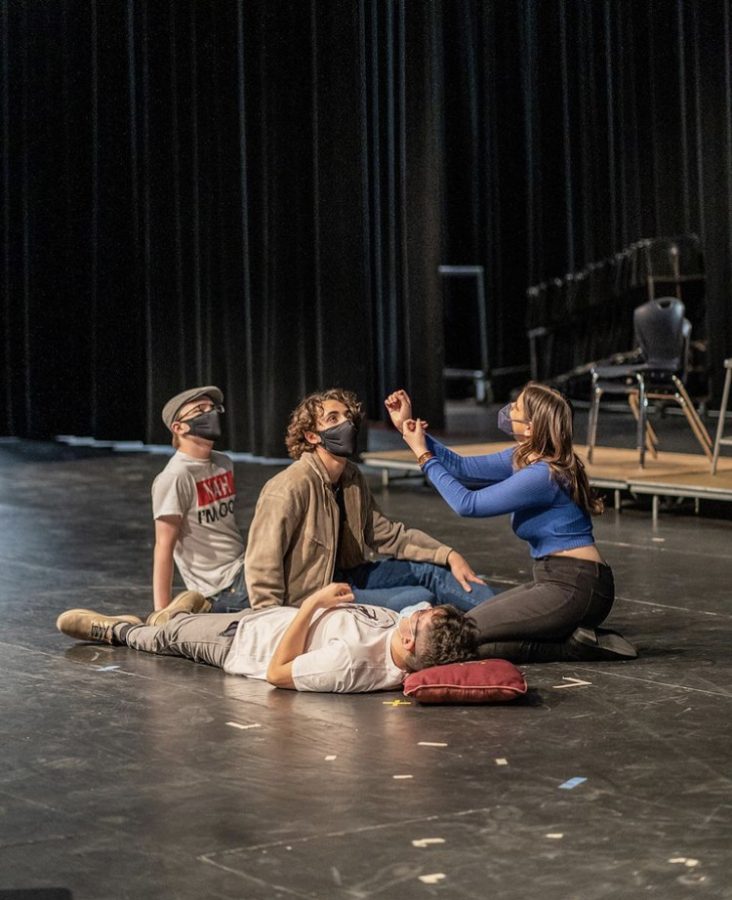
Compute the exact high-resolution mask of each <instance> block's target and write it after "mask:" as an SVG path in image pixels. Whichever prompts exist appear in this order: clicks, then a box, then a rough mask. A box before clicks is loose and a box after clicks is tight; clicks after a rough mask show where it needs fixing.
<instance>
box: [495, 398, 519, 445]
mask: <svg viewBox="0 0 732 900" xmlns="http://www.w3.org/2000/svg"><path fill="white" fill-rule="evenodd" d="M498 427H499V428H500V430H501V431H502V432H503V433H504V434H508V435H510V436H511V437H515V435H514V432H513V422H512V421H511V404H510V403H507V404H506V405H505V406H502V407H501V408H500V409H499V410H498Z"/></svg>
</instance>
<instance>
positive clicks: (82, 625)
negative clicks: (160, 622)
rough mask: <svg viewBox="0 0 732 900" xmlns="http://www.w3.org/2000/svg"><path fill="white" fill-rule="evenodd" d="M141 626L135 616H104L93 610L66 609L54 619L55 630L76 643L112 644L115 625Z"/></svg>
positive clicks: (139, 620)
mask: <svg viewBox="0 0 732 900" xmlns="http://www.w3.org/2000/svg"><path fill="white" fill-rule="evenodd" d="M122 624H124V625H142V619H140V618H138V617H137V616H105V615H104V613H98V612H94V610H93V609H67V610H66V612H64V613H61V615H60V616H59V617H58V619H56V628H58V630H59V631H62V632H63V633H64V634H68V636H69V637H72V638H76V639H77V641H99V642H100V643H103V644H114V643H116V642H115V640H114V636H113V634H112V629H113V628H114V626H115V625H122Z"/></svg>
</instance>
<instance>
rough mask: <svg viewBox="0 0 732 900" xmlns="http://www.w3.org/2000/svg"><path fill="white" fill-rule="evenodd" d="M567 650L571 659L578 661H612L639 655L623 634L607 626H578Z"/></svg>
mask: <svg viewBox="0 0 732 900" xmlns="http://www.w3.org/2000/svg"><path fill="white" fill-rule="evenodd" d="M567 650H568V653H569V654H570V655H569V659H574V660H577V661H578V662H592V661H594V660H604V661H607V662H610V661H612V660H623V659H636V658H637V656H638V651H637V650H636V649H635V647H634V646H633V645H632V644H631V643H630V642H629V641H626V640H625V638H624V637H623V636H622V634H618V633H617V631H608V630H607V629H605V628H577V629H576V630H575V632H574V634H573V635H572V636H571V637H570V638H569V640H568V641H567Z"/></svg>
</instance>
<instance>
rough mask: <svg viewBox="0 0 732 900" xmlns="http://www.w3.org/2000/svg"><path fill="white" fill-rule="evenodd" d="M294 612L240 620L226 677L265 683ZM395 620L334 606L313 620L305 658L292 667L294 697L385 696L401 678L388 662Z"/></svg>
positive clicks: (383, 613) (272, 611) (383, 612)
mask: <svg viewBox="0 0 732 900" xmlns="http://www.w3.org/2000/svg"><path fill="white" fill-rule="evenodd" d="M297 613H298V610H297V609H296V608H294V607H292V606H273V607H270V608H269V609H263V610H258V611H256V612H253V613H251V614H250V615H247V616H244V618H243V619H242V620H241V622H240V623H239V625H238V628H237V630H236V635H235V637H234V640H233V642H232V645H231V650H229V654H228V656H227V657H226V660H225V661H224V666H223V668H224V671H225V672H228V673H229V674H230V675H247V676H248V677H249V678H261V679H266V677H267V667H268V666H269V662H270V660H271V659H272V656H273V655H274V652H275V650H276V649H277V645H278V644H279V642H280V640H281V639H282V636H283V635H284V633H285V631H286V630H287V628H288V626H289V625H290V623H291V622H292V620H293V619H294V618H295V616H296V615H297ZM398 621H399V614H398V613H395V612H392V611H391V610H390V609H383V608H381V607H379V606H362V605H359V606H352V605H350V604H349V605H348V606H336V607H332V608H331V609H323V610H318V611H317V612H316V613H315V615H314V616H313V621H312V622H311V624H310V629H309V631H308V636H307V639H306V642H305V652H304V653H303V654H302V655H301V656H298V657H296V659H295V660H294V661H293V663H292V680H293V682H294V683H295V687H296V689H297V690H298V691H334V692H336V693H357V692H360V691H388V690H394V689H395V688H399V687H401V684H402V682H403V680H404V675H405V673H404V672H403V671H402V670H401V669H400V668H399V667H398V666H397V665H395V663H394V660H393V659H392V656H391V636H392V634H393V629H394V625H396V623H397V622H398Z"/></svg>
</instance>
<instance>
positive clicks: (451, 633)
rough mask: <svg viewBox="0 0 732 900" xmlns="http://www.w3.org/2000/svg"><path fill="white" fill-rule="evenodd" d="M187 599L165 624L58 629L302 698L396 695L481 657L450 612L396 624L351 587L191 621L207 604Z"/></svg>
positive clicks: (112, 620)
mask: <svg viewBox="0 0 732 900" xmlns="http://www.w3.org/2000/svg"><path fill="white" fill-rule="evenodd" d="M191 593H194V592H187V594H181V595H180V596H179V597H178V598H176V600H174V601H173V602H172V603H171V604H170V606H169V607H168V610H169V612H170V618H169V620H168V621H167V622H165V623H163V624H159V625H145V624H143V623H142V621H141V620H140V619H138V618H137V617H136V616H130V615H124V616H105V615H103V614H101V613H96V612H93V611H92V610H88V609H71V610H68V611H67V612H65V613H62V614H61V615H60V616H59V618H58V620H57V622H56V627H57V628H58V629H59V631H61V632H63V633H64V634H67V635H69V636H70V637H73V638H76V639H77V640H83V641H99V642H102V643H107V644H117V645H125V646H127V647H132V648H133V649H134V650H142V651H145V652H148V653H156V654H158V655H161V656H182V657H185V658H187V659H192V660H194V661H195V662H202V663H207V664H208V665H211V666H217V667H218V668H220V669H223V670H224V672H227V673H228V674H230V675H245V676H247V677H248V678H257V679H261V680H266V681H268V682H269V683H270V684H273V685H275V687H280V688H294V689H295V690H298V691H333V692H337V693H356V692H361V691H381V690H394V689H397V688H399V687H401V685H402V682H403V681H404V678H405V676H406V674H407V673H408V672H416V671H418V670H420V669H424V668H428V667H430V666H438V665H443V664H446V663H451V662H462V661H464V660H468V659H472V658H474V657H475V653H476V647H477V641H476V627H475V625H474V624H473V623H472V622H471V621H470V620H468V619H466V618H465V617H464V616H463V614H462V613H461V612H460V611H459V610H457V609H456V608H455V607H454V606H450V605H444V606H436V607H430V606H429V605H428V604H426V603H425V604H420V606H423V608H420V609H415V611H414V612H412V613H411V615H409V616H406V617H400V615H399V613H397V612H394V611H392V610H389V609H386V608H383V607H378V606H367V605H362V604H358V605H356V604H354V602H353V601H354V595H353V592H352V590H351V587H350V585H348V584H343V583H334V584H329V585H327V586H326V587H324V588H321V589H320V590H318V591H316V592H315V593H314V594H311V595H310V596H309V597H307V598H306V599H305V600H304V601H303V602H302V605H301V606H300V607H299V609H298V608H294V607H289V606H274V607H268V608H266V609H263V610H251V609H249V610H242V611H241V612H236V613H205V614H195V613H191V611H190V610H191V608H196V606H198V603H197V602H196V601H198V602H199V603H200V604H201V605H203V603H204V598H203V596H202V595H200V594H199V595H197V596H195V597H193V598H191V597H190V596H188V594H191ZM176 604H177V606H178V608H176Z"/></svg>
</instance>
